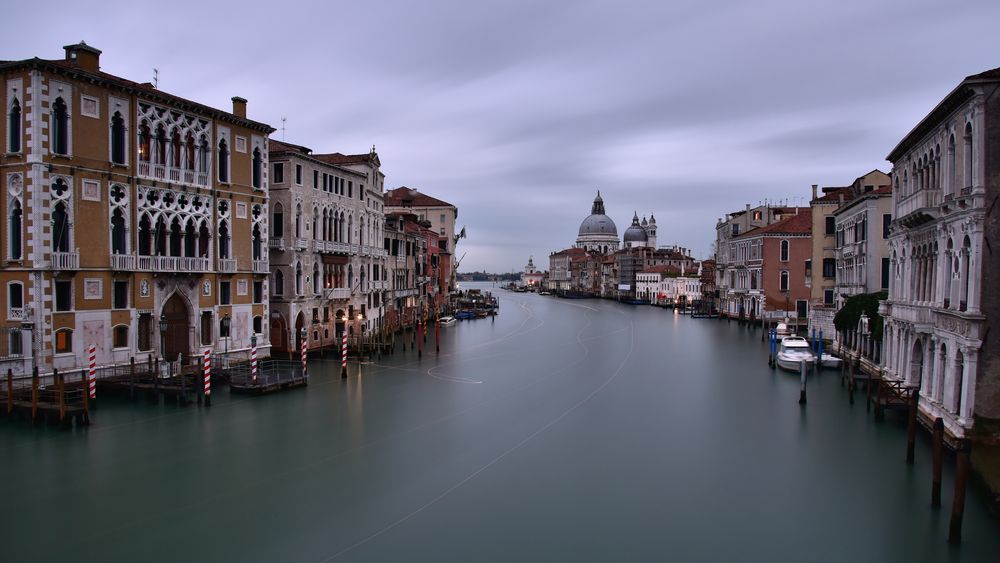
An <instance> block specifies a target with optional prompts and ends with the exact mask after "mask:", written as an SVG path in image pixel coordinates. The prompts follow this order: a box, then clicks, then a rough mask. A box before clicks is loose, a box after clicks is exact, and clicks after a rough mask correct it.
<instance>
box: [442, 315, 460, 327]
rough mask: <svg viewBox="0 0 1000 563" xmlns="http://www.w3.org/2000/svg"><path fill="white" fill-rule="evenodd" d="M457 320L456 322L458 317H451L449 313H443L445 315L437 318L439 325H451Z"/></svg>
mask: <svg viewBox="0 0 1000 563" xmlns="http://www.w3.org/2000/svg"><path fill="white" fill-rule="evenodd" d="M457 322H458V319H456V318H455V317H453V316H451V315H445V316H443V317H441V318H440V319H438V324H439V325H441V326H451V325H453V324H455V323H457Z"/></svg>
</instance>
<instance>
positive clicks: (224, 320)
mask: <svg viewBox="0 0 1000 563" xmlns="http://www.w3.org/2000/svg"><path fill="white" fill-rule="evenodd" d="M230 322H231V319H230V318H229V313H226V314H225V315H222V332H224V333H226V336H225V337H224V338H225V339H226V341H225V347H226V354H225V358H226V365H228V364H229V323H230Z"/></svg>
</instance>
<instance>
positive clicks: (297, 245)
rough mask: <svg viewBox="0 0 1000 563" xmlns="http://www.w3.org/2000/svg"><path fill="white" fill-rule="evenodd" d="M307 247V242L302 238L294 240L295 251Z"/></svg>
mask: <svg viewBox="0 0 1000 563" xmlns="http://www.w3.org/2000/svg"><path fill="white" fill-rule="evenodd" d="M308 246H309V241H308V240H306V239H304V238H296V239H295V250H305V249H306V247H308Z"/></svg>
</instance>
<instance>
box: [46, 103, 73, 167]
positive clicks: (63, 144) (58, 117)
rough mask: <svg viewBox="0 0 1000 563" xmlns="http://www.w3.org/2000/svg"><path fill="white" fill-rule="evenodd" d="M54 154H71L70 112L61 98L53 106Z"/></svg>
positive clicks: (52, 144)
mask: <svg viewBox="0 0 1000 563" xmlns="http://www.w3.org/2000/svg"><path fill="white" fill-rule="evenodd" d="M51 141H52V143H51V145H50V146H51V147H52V152H54V153H55V154H69V112H68V111H67V109H66V102H64V101H63V99H62V98H61V97H59V98H56V101H55V102H54V103H53V104H52V137H51Z"/></svg>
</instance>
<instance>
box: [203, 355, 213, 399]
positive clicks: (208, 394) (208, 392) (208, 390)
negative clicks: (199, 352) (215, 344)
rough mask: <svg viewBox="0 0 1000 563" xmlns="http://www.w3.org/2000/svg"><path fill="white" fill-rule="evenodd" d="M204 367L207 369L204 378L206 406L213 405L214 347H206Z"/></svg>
mask: <svg viewBox="0 0 1000 563" xmlns="http://www.w3.org/2000/svg"><path fill="white" fill-rule="evenodd" d="M202 367H203V368H204V370H205V373H204V375H203V377H204V379H203V380H202V385H203V386H204V391H203V392H204V394H205V406H206V407H210V406H212V349H211V348H205V354H204V361H203V364H202Z"/></svg>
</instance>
